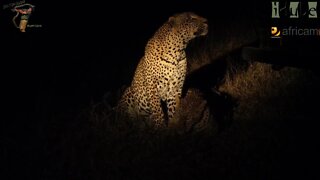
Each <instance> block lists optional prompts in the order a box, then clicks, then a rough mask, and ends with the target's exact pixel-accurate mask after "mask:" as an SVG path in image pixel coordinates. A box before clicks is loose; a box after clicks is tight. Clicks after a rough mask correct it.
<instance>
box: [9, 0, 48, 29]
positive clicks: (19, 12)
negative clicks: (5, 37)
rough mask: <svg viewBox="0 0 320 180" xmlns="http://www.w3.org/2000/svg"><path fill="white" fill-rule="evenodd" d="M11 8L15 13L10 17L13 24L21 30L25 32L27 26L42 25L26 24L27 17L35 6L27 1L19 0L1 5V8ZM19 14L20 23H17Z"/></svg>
mask: <svg viewBox="0 0 320 180" xmlns="http://www.w3.org/2000/svg"><path fill="white" fill-rule="evenodd" d="M9 7H10V8H11V11H12V12H16V14H15V15H14V16H13V18H12V23H13V25H14V26H15V27H16V28H18V29H20V31H21V32H26V28H27V27H42V26H41V25H28V21H29V18H30V16H31V13H32V12H33V11H34V9H35V6H34V5H32V4H29V3H25V1H19V2H15V3H10V4H7V5H4V6H3V9H6V8H9ZM19 16H20V23H19V25H18V24H17V18H18V17H19Z"/></svg>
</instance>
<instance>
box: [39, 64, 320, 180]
mask: <svg viewBox="0 0 320 180" xmlns="http://www.w3.org/2000/svg"><path fill="white" fill-rule="evenodd" d="M241 67H242V68H241ZM227 72H228V73H227V74H226V75H225V79H224V82H223V83H222V84H221V85H219V87H218V89H219V91H221V92H222V93H225V94H228V95H230V96H232V97H233V98H234V99H236V100H237V106H234V107H233V112H234V115H233V118H232V122H231V123H229V124H228V126H227V128H225V129H223V130H221V131H219V132H218V133H217V131H212V132H211V133H183V134H179V133H174V132H172V131H169V130H164V131H161V132H157V133H154V132H153V131H150V129H148V128H144V129H141V128H139V127H138V124H137V123H135V122H132V121H131V120H128V119H126V118H123V117H119V116H118V115H117V114H115V113H114V112H113V111H112V110H111V108H110V106H109V105H108V102H100V103H95V104H92V105H90V106H88V107H87V108H86V109H84V110H82V113H80V114H78V115H77V117H76V118H74V119H73V120H70V119H69V120H68V121H61V120H60V121H56V119H55V118H53V119H54V121H52V123H51V124H50V125H49V126H48V127H47V128H48V131H47V134H46V140H47V141H46V142H47V143H46V144H45V146H44V147H43V148H44V149H43V151H44V152H45V154H44V157H45V158H46V159H45V162H46V163H45V164H44V166H43V168H42V170H43V171H42V172H40V173H41V174H42V177H43V179H163V178H177V179H205V178H207V177H215V178H223V179H234V178H235V177H237V178H246V179H248V178H249V179H274V178H281V177H293V176H296V174H295V175H293V174H290V173H291V172H292V171H296V172H298V173H299V174H300V175H301V174H304V173H305V170H304V169H303V168H302V166H305V164H304V165H301V164H299V163H301V162H302V163H307V161H306V160H303V158H302V156H300V154H303V153H306V151H305V150H304V147H305V145H306V144H305V143H303V142H302V141H301V140H299V139H300V138H305V137H308V136H309V135H310V134H303V133H306V132H307V131H306V128H308V127H309V126H306V125H305V124H303V123H307V122H308V123H310V122H311V121H312V119H309V118H308V117H309V116H308V115H310V116H311V115H312V113H313V111H312V109H309V108H312V105H309V104H308V103H310V102H311V101H312V100H310V99H309V98H311V97H316V96H314V95H315V94H314V93H317V92H315V90H316V89H315V84H314V83H315V82H318V79H317V76H315V75H314V74H313V73H312V72H309V71H308V70H302V69H295V68H289V67H286V68H284V69H282V70H280V71H276V70H273V69H272V67H271V65H267V64H261V63H252V64H249V65H248V66H238V65H237V63H234V62H230V63H229V65H228V71H227ZM187 97H188V98H186V99H188V100H186V102H185V103H186V104H187V105H191V104H192V103H193V104H196V107H197V106H198V107H200V109H201V108H203V106H201V104H202V102H203V101H206V99H205V98H206V96H200V95H196V96H194V97H193V96H187ZM188 102H189V103H188ZM207 106H208V105H207ZM207 106H206V107H207ZM196 107H195V106H190V107H189V108H187V109H186V110H185V111H184V114H185V115H186V116H188V114H191V115H192V113H194V108H196ZM215 108H217V109H219V107H218V106H215ZM308 113H310V114H308ZM212 115H213V120H216V119H215V118H217V116H215V114H214V113H213V114H212ZM59 123H60V124H59ZM216 125H217V124H216ZM297 133H298V134H297ZM299 137H300V138H299ZM309 140H313V138H312V137H309ZM292 156H294V157H295V158H292ZM307 157H309V156H307ZM297 162H298V164H297ZM305 177H307V175H306V176H305Z"/></svg>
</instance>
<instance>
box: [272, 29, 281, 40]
mask: <svg viewBox="0 0 320 180" xmlns="http://www.w3.org/2000/svg"><path fill="white" fill-rule="evenodd" d="M280 34H281V31H280V29H278V27H271V38H280Z"/></svg>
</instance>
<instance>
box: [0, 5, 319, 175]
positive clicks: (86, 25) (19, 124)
mask: <svg viewBox="0 0 320 180" xmlns="http://www.w3.org/2000/svg"><path fill="white" fill-rule="evenodd" d="M11 2H12V1H1V4H8V3H11ZM27 3H31V4H34V5H35V6H36V9H35V11H34V12H33V14H32V15H31V17H30V21H29V24H40V25H42V27H41V28H27V29H26V31H27V32H26V33H20V32H19V30H18V29H15V28H14V26H13V24H12V22H11V18H12V17H13V15H14V13H13V12H11V11H10V10H9V9H5V10H3V9H2V10H1V17H0V19H1V26H0V27H1V30H0V31H1V44H2V46H1V56H0V59H1V63H2V65H1V67H2V68H3V71H2V72H3V73H4V75H3V76H2V77H3V78H4V81H3V82H5V85H4V86H3V88H4V89H5V90H6V93H5V94H4V96H5V97H4V99H6V100H8V102H7V101H5V102H6V107H9V111H7V113H8V116H4V117H5V118H4V117H3V118H1V119H2V121H3V126H2V129H3V130H2V133H3V140H4V142H5V145H6V146H7V148H6V150H5V151H4V153H3V157H4V159H7V160H9V161H8V162H5V161H4V162H5V163H4V165H5V166H7V167H10V170H8V169H6V170H8V171H9V172H10V173H13V172H15V170H12V169H20V168H21V169H24V167H25V166H34V169H36V170H37V169H38V170H39V171H40V169H41V165H38V164H39V163H40V164H41V163H45V162H42V160H41V154H42V153H43V152H41V150H39V149H41V143H42V142H43V141H45V140H44V139H43V137H41V133H40V131H41V130H39V129H41V127H42V126H43V124H45V123H46V118H47V117H49V116H50V114H62V115H63V116H72V114H75V113H76V112H77V111H78V110H79V109H81V108H82V107H85V106H87V105H88V104H89V103H90V102H95V101H99V100H101V99H102V98H103V96H104V94H105V93H106V92H115V91H117V90H118V89H119V88H121V87H122V86H123V85H128V84H129V83H130V81H131V78H132V75H133V72H134V70H135V67H136V65H137V63H138V61H139V59H140V57H141V56H142V55H143V51H144V46H145V44H146V42H147V40H148V39H149V38H150V37H151V36H152V34H153V33H154V32H155V30H156V29H158V27H160V25H161V24H162V23H163V22H165V21H166V20H167V19H168V17H169V16H171V15H173V14H175V13H178V12H184V11H193V12H195V13H197V14H199V15H201V16H204V17H206V18H207V19H208V22H209V27H214V29H216V31H218V32H228V31H229V30H228V29H225V28H224V27H226V26H227V27H232V25H234V26H235V27H237V26H239V25H240V26H241V23H244V22H245V24H247V23H252V25H253V27H255V28H262V29H268V31H269V28H270V27H271V26H272V24H273V21H272V20H271V18H270V16H271V14H270V13H271V12H270V11H271V10H270V8H271V7H270V3H269V1H261V2H260V1H259V2H258V1H257V2H243V1H239V2H238V3H233V2H231V1H219V2H217V1H202V0H197V1H196V0H194V1H193V0H185V1H183V0H181V1H150V2H144V3H142V2H135V1H130V2H125V1H114V2H109V1H88V2H80V1H73V2H70V1H68V2H64V1H61V2H58V1H52V2H51V3H49V2H45V1H35V0H33V1H31V0H30V1H27ZM318 16H320V15H319V14H318ZM316 21H317V22H319V20H318V19H317V20H316ZM317 22H316V23H317ZM277 23H281V22H277ZM293 23H294V24H298V25H299V24H304V23H305V22H301V21H300V20H299V21H297V22H293ZM311 23H312V26H316V25H317V24H316V23H315V22H311ZM304 25H305V24H304ZM219 27H221V28H219ZM221 34H222V35H223V33H220V34H219V35H221ZM226 34H227V33H226ZM213 35H214V34H213ZM219 38H221V39H223V38H226V37H223V36H221V37H217V39H219ZM318 40H319V39H318V38H314V39H295V40H291V41H292V42H293V44H291V46H292V47H294V46H295V43H296V44H299V47H301V46H304V47H310V48H311V49H314V51H316V50H317V47H319V46H318ZM221 46H224V45H223V44H222V45H221ZM306 49H307V48H306ZM314 51H313V52H314ZM304 64H310V59H309V60H307V59H306V60H305V61H301V65H304ZM312 148H313V146H312ZM303 152H304V153H307V152H308V151H303ZM8 155H10V156H12V157H13V158H11V157H10V158H8V157H7V156H8ZM309 158H310V156H309ZM34 161H35V162H39V163H33V162H34ZM303 162H307V161H303ZM35 164H37V165H35ZM32 169H33V168H32Z"/></svg>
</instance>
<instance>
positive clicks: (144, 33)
mask: <svg viewBox="0 0 320 180" xmlns="http://www.w3.org/2000/svg"><path fill="white" fill-rule="evenodd" d="M10 2H11V1H8V2H7V1H6V2H2V1H1V3H4V4H6V3H10ZM28 2H29V3H33V4H35V5H36V6H37V7H36V8H37V9H36V10H35V12H34V14H33V15H32V17H31V18H32V21H33V23H35V24H42V26H43V27H42V28H39V29H31V28H30V29H27V31H28V30H29V31H28V32H26V33H24V34H22V33H20V32H18V31H17V29H15V28H14V27H13V26H12V23H11V18H12V14H13V13H12V12H11V11H10V10H8V9H5V10H1V18H0V19H1V30H0V32H1V36H2V37H1V39H4V40H2V43H3V46H2V47H1V53H2V54H3V55H2V56H1V57H0V58H1V60H2V61H1V62H2V63H3V64H2V66H1V67H2V68H3V71H2V72H3V73H4V76H3V78H4V81H3V82H4V84H5V85H4V86H3V88H4V89H5V91H6V93H5V95H4V96H5V98H4V99H5V100H8V102H7V101H5V106H6V107H8V108H9V110H8V111H6V112H7V113H8V115H4V116H3V118H2V119H3V120H2V124H3V125H2V126H1V127H2V130H1V132H2V137H1V141H2V142H1V144H2V148H1V153H2V155H1V159H3V160H1V163H2V168H1V169H2V172H4V173H1V176H3V178H1V179H17V178H20V179H21V178H22V179H27V178H31V179H163V178H170V177H175V179H182V178H183V179H188V178H191V179H206V178H205V177H207V176H210V177H212V178H219V179H220V178H221V179H235V178H237V179H238V178H243V179H280V178H285V179H289V178H293V177H297V178H303V179H311V177H313V176H316V175H317V176H318V174H317V172H318V169H319V166H318V165H317V162H318V160H319V158H318V157H319V155H318V152H319V151H318V149H317V148H316V147H317V144H319V143H318V142H319V141H318V130H317V126H316V125H317V119H318V118H316V117H317V115H318V113H317V109H316V107H317V106H316V105H311V103H317V102H318V100H319V95H318V92H319V91H318V90H319V88H318V82H319V79H318V75H319V74H318V72H317V68H316V66H315V64H314V63H313V62H314V61H316V60H317V59H319V56H315V55H314V56H315V57H314V58H310V55H309V56H308V58H304V59H301V66H303V67H305V66H304V65H305V64H307V65H308V68H309V69H311V70H312V71H313V72H314V73H315V74H316V75H313V76H311V77H313V78H315V80H310V82H309V83H311V85H310V84H306V85H305V84H303V83H302V85H301V84H300V85H299V88H300V87H301V86H302V87H304V86H306V87H308V89H306V90H304V89H299V90H298V91H297V92H295V91H294V92H295V93H296V94H293V95H292V96H290V97H284V98H283V97H282V96H276V98H275V99H271V100H270V101H269V100H267V102H263V103H265V104H266V106H267V108H266V109H267V110H268V109H269V110H270V111H269V112H268V111H267V110H266V111H267V113H266V114H268V113H270V114H275V113H274V109H273V108H270V107H286V106H289V108H280V109H281V110H282V111H283V114H285V115H284V116H280V117H279V118H276V119H270V118H268V117H269V116H268V117H267V118H261V119H256V121H255V119H250V120H248V121H246V118H245V116H244V118H243V119H245V120H244V121H241V120H243V119H241V118H239V119H237V120H233V121H232V122H231V123H227V125H225V128H223V129H222V130H221V131H219V133H213V134H210V135H201V134H200V135H186V136H172V135H167V134H162V135H154V134H149V133H148V132H139V131H137V130H135V129H134V128H132V127H131V128H128V127H126V126H125V125H123V124H122V123H117V122H113V120H114V118H112V117H111V118H109V117H106V116H107V115H108V114H107V115H105V114H103V112H108V110H105V109H104V108H106V106H107V105H114V103H115V102H116V100H117V97H118V94H119V92H120V89H121V87H122V86H123V85H128V84H129V83H130V81H131V77H132V74H133V72H134V69H135V66H136V64H137V63H138V60H139V58H140V57H141V56H142V54H143V49H144V46H145V43H146V42H147V40H148V38H149V37H150V36H151V35H152V34H153V33H154V31H155V30H156V29H157V28H158V27H159V26H160V25H161V24H162V23H163V22H164V21H166V19H167V18H168V17H169V16H170V15H172V14H174V13H176V12H182V11H194V12H196V13H198V14H200V15H202V16H204V17H207V18H208V20H209V27H210V28H211V31H210V34H209V37H208V39H207V40H205V41H206V43H207V44H209V45H212V46H210V47H215V48H216V49H218V50H209V51H210V53H209V54H210V62H211V58H212V59H213V60H216V59H218V57H220V56H221V57H222V56H223V58H222V59H224V58H225V56H227V57H230V56H229V53H230V52H231V51H233V50H234V49H238V48H240V47H239V46H241V45H244V44H246V43H249V44H250V45H257V44H259V41H258V38H257V37H249V36H247V34H246V32H247V28H248V31H251V30H252V28H251V27H253V28H254V29H259V28H260V29H261V28H262V29H268V30H269V28H270V26H272V25H271V24H272V23H273V22H272V21H271V19H270V18H269V17H270V16H269V13H270V12H269V11H270V8H269V3H261V4H259V3H243V4H239V5H233V6H230V4H231V2H222V4H221V5H218V4H216V5H211V4H212V3H214V2H202V3H201V2H199V1H186V2H185V1H181V2H174V3H173V2H170V4H172V6H168V5H167V4H165V5H161V3H163V2H162V1H159V2H150V3H149V4H148V5H147V7H148V8H143V7H142V6H141V5H140V4H137V3H135V2H131V3H127V2H116V3H115V4H114V5H113V4H111V3H110V4H109V3H108V2H105V3H104V4H101V2H93V1H90V2H88V3H87V4H85V3H80V2H75V3H71V2H68V3H66V2H61V3H59V2H54V3H51V4H49V3H44V2H42V1H28ZM199 4H201V5H199ZM155 6H157V8H158V9H156V10H155V9H154V8H153V7H155ZM145 14H148V15H145ZM307 21H309V20H307ZM316 21H317V22H319V20H316ZM133 22H135V23H134V24H133ZM288 22H289V23H293V24H298V25H299V23H301V24H302V25H304V26H305V25H308V22H306V21H302V20H299V21H296V22H291V20H290V21H289V20H288ZM288 22H286V23H288ZM30 23H31V19H30ZM277 23H280V24H281V23H283V22H277ZM309 23H310V24H312V26H316V25H317V24H316V23H315V22H313V21H312V22H309ZM248 24H249V25H250V26H248ZM249 27H250V28H249ZM317 27H318V28H319V26H317ZM243 34H246V35H243ZM268 36H269V35H268V34H267V35H265V37H266V38H268ZM239 39H241V40H239ZM242 39H244V40H242ZM248 39H250V40H248ZM246 40H247V41H246ZM318 40H319V38H314V39H288V43H287V46H288V47H289V50H291V51H292V52H294V51H295V50H296V49H299V48H300V47H303V48H304V49H308V48H307V47H310V49H312V50H313V52H317V50H318V48H316V47H319V46H318ZM238 41H240V42H241V43H239V42H238ZM201 42H202V41H200V42H199V43H201ZM227 42H231V44H230V43H227ZM233 44H235V45H233ZM239 44H240V45H239ZM195 49H196V50H195V52H201V51H199V49H197V48H195ZM190 53H191V54H192V52H191V51H190ZM301 53H302V56H303V55H304V53H305V54H307V51H302V52H301ZM213 54H214V55H213ZM217 54H219V55H217ZM190 56H191V55H190ZM232 56H233V55H232ZM238 56H239V55H238ZM284 59H287V58H286V57H284ZM222 64H223V65H221V68H225V66H226V64H225V63H222ZM310 67H311V68H310ZM215 68H216V69H219V68H217V67H215ZM308 68H307V69H308ZM207 71H209V72H210V69H209V70H207ZM219 71H221V72H219V73H220V74H219V73H217V74H215V73H213V74H215V75H213V76H210V78H208V77H204V76H202V75H201V73H200V77H199V78H201V79H202V80H203V81H201V82H208V81H210V79H213V80H215V79H217V78H218V77H217V76H219V77H220V78H221V76H222V77H223V75H224V69H219ZM221 73H222V74H221ZM211 75H212V74H211ZM308 77H309V76H308ZM195 84H197V83H195ZM214 84H215V83H214ZM276 88H277V87H276ZM289 88H292V89H295V88H297V87H296V86H292V87H291V86H289ZM107 92H108V93H110V94H111V95H110V96H108V98H107V99H104V98H103V97H104V95H105V94H106V93H107ZM290 92H291V91H290ZM267 97H268V96H267ZM277 98H278V99H277ZM252 99H254V97H252ZM252 99H251V100H252ZM288 99H294V101H288ZM105 101H107V102H105ZM101 102H105V103H104V104H103V105H99V106H98V108H100V109H98V110H96V109H94V108H93V107H94V105H95V104H97V103H101ZM249 102H251V101H249ZM269 102H270V104H268V103H269ZM292 102H294V103H293V104H292ZM221 103H225V102H221ZM234 105H235V104H234ZM275 105H278V106H275ZM259 107H260V106H259ZM92 109H94V111H93V110H92ZM222 111H223V108H222ZM282 111H280V113H279V114H282ZM292 111H294V112H295V113H292V114H293V115H292V114H291V112H292ZM252 112H255V113H258V114H259V113H260V112H261V111H259V109H258V108H256V109H255V108H253V109H252ZM264 113H265V112H264ZM277 113H278V112H277ZM287 114H290V115H289V116H287ZM253 117H256V116H253ZM258 117H259V116H258ZM270 117H274V115H271V116H270ZM282 117H283V118H282ZM269 120H270V121H269ZM278 120H279V121H278ZM119 124H120V125H119ZM143 133H146V135H144V134H143ZM145 136H146V137H145Z"/></svg>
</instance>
